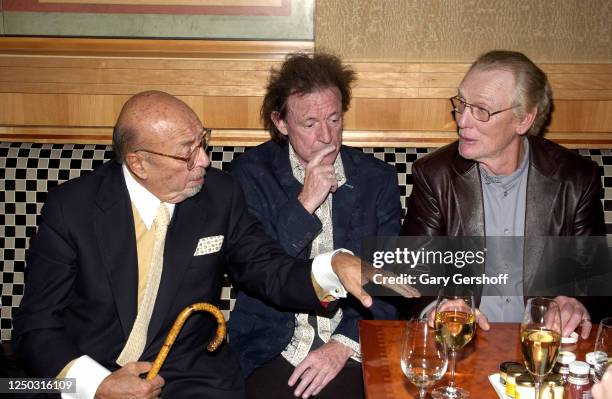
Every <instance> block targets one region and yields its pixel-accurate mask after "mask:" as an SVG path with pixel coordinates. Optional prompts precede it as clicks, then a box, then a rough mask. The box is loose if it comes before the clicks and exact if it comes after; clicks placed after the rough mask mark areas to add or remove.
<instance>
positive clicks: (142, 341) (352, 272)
mask: <svg viewBox="0 0 612 399" xmlns="http://www.w3.org/2000/svg"><path fill="white" fill-rule="evenodd" d="M209 139H210V130H209V129H206V128H203V127H202V124H201V122H200V121H199V119H198V117H197V116H196V114H195V112H193V110H191V108H189V107H188V106H187V105H186V104H185V103H184V102H182V101H181V100H179V99H177V98H175V97H173V96H171V95H169V94H166V93H163V92H155V91H151V92H144V93H140V94H137V95H135V96H134V97H132V98H131V99H130V100H128V101H127V103H126V104H125V105H124V107H123V109H122V110H121V113H120V115H119V119H118V121H117V124H116V126H115V129H114V132H113V149H114V151H115V153H116V160H113V161H110V162H107V163H105V164H104V165H102V166H101V167H99V168H97V169H96V170H95V171H94V172H93V173H91V174H88V175H86V176H83V177H80V178H78V179H75V180H72V181H70V182H67V183H65V184H62V185H60V186H59V187H58V188H56V189H54V190H52V191H51V192H50V193H49V196H48V198H47V201H46V203H45V206H44V207H43V210H42V214H41V222H40V226H39V229H38V233H37V235H36V236H35V237H34V238H33V239H32V241H31V243H30V248H29V252H28V258H27V268H26V281H25V293H24V296H23V300H22V302H21V306H20V309H19V311H18V312H17V314H16V315H15V318H14V336H13V337H14V344H15V352H16V354H17V355H18V356H19V358H20V360H21V362H22V364H23V366H24V368H25V369H26V370H27V372H28V373H29V374H30V375H31V376H35V377H68V378H76V386H77V394H74V395H73V394H63V397H65V398H93V397H94V396H95V397H96V398H98V399H104V398H126V397H130V398H131V397H134V398H155V397H158V396H160V393H161V395H163V396H164V397H166V398H173V399H174V398H197V397H205V398H243V397H244V387H243V377H242V373H241V372H240V367H239V363H238V359H237V357H236V356H235V355H234V353H233V352H232V351H231V350H230V349H229V348H228V347H227V345H224V346H222V347H221V348H220V349H219V350H218V351H217V352H215V353H213V354H210V353H208V352H207V351H206V349H205V346H206V343H207V341H208V340H209V339H210V337H211V335H212V334H213V332H214V329H215V324H214V319H212V318H210V317H207V316H204V315H201V314H197V315H194V316H192V317H191V318H190V319H189V320H188V321H187V323H186V324H185V326H184V328H183V330H182V331H181V333H180V334H179V335H178V338H177V340H176V342H175V344H174V346H173V348H172V350H171V351H170V354H169V356H168V358H167V359H166V361H165V363H164V365H163V367H162V369H161V371H160V375H158V376H157V377H155V378H154V379H153V380H151V381H145V380H143V379H141V378H139V375H140V374H142V373H145V372H147V371H148V370H149V369H150V367H151V363H150V362H151V361H152V360H153V359H154V358H155V356H156V354H157V353H158V352H159V350H160V349H161V347H162V344H163V342H164V339H165V337H166V335H167V333H168V332H169V330H170V327H171V325H172V323H173V322H174V320H175V318H176V317H177V315H178V314H179V313H180V312H181V311H182V310H183V309H184V308H185V307H186V306H188V305H191V304H193V303H196V302H210V303H212V304H216V303H218V302H219V295H220V291H221V286H222V284H223V281H224V277H223V274H224V273H225V272H227V273H229V274H230V275H231V276H232V277H233V279H234V280H235V281H237V282H238V283H240V284H241V285H243V286H244V287H246V288H248V289H249V290H250V291H251V292H253V293H255V294H256V295H258V296H260V297H265V298H266V299H267V300H268V301H270V302H272V303H275V304H279V305H280V304H289V305H292V306H296V307H300V308H305V309H319V308H321V307H322V306H323V305H322V302H321V301H323V303H327V302H330V301H333V300H335V299H336V298H338V297H341V296H343V295H346V293H345V291H344V289H345V288H346V290H348V291H349V292H351V293H353V294H354V295H355V296H356V297H357V298H359V299H360V300H362V302H363V303H364V304H365V305H366V306H369V305H370V304H371V298H370V297H369V296H367V294H365V293H363V292H362V290H361V280H362V273H361V265H360V261H359V259H358V258H355V257H353V256H351V255H348V254H346V253H338V254H334V253H326V254H322V255H321V256H319V257H317V258H316V259H314V260H313V261H312V262H309V261H302V260H296V259H294V258H291V257H289V256H288V255H286V254H285V252H284V251H283V250H282V248H281V247H280V246H279V245H278V244H277V243H276V242H275V241H274V240H272V239H271V238H270V237H269V236H267V235H266V234H265V232H264V230H263V228H262V227H261V225H260V223H259V222H258V221H257V220H256V219H255V218H254V217H253V216H251V215H250V213H249V211H248V209H247V206H246V204H245V200H244V196H243V194H242V191H241V189H240V187H239V185H238V183H237V182H236V181H235V179H233V178H232V177H230V176H229V175H228V174H225V173H223V172H221V171H219V170H216V169H214V168H210V167H209V166H210V159H209V157H208V155H207V153H206V149H207V147H208V142H209ZM205 179H206V184H205V183H204V181H205Z"/></svg>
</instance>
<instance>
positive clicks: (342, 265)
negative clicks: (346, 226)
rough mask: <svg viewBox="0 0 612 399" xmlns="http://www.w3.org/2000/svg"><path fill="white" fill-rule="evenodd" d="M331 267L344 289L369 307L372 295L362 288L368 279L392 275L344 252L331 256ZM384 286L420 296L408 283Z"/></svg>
mask: <svg viewBox="0 0 612 399" xmlns="http://www.w3.org/2000/svg"><path fill="white" fill-rule="evenodd" d="M332 269H333V271H334V273H336V276H338V278H339V279H340V282H341V283H342V286H344V289H345V290H347V291H348V292H350V293H351V294H353V296H354V297H355V298H357V299H358V300H359V302H361V304H362V305H363V306H365V307H366V308H369V307H370V306H372V297H371V296H370V295H368V293H367V292H365V290H364V289H363V286H364V285H366V284H367V283H368V282H369V281H372V279H373V278H374V275H375V274H382V275H385V276H392V275H394V274H393V273H392V272H390V271H387V270H384V269H376V268H375V267H373V266H371V265H369V264H367V263H366V262H363V267H362V264H361V259H359V258H358V257H356V256H354V255H349V254H347V253H345V252H338V253H337V254H335V255H334V257H333V258H332ZM385 287H387V288H390V289H392V290H393V291H395V292H396V293H398V294H400V295H402V296H404V297H406V298H415V297H419V296H421V294H419V291H418V290H416V289H415V288H413V287H411V286H409V285H402V284H389V285H387V284H385Z"/></svg>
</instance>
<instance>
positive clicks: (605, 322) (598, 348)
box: [593, 317, 612, 382]
mask: <svg viewBox="0 0 612 399" xmlns="http://www.w3.org/2000/svg"><path fill="white" fill-rule="evenodd" d="M610 364H612V317H606V318H603V319H601V323H599V329H598V330H597V338H596V339H595V367H594V371H595V373H594V378H593V379H594V380H595V381H597V382H599V381H601V378H602V377H603V375H604V373H605V372H606V368H607V367H608V365H610Z"/></svg>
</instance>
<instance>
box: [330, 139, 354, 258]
mask: <svg viewBox="0 0 612 399" xmlns="http://www.w3.org/2000/svg"><path fill="white" fill-rule="evenodd" d="M340 156H341V157H342V164H343V166H344V175H345V176H346V182H345V183H344V184H343V185H342V187H340V188H338V190H337V191H336V192H335V193H334V195H333V201H332V224H333V226H334V228H333V231H334V243H333V244H334V248H337V247H340V246H344V245H346V244H345V243H347V242H348V238H349V237H348V235H349V234H350V233H351V232H352V231H353V226H354V222H355V220H354V219H355V217H357V216H358V215H360V214H361V212H360V210H359V209H358V207H359V205H360V204H359V203H358V202H357V198H359V197H360V193H359V186H360V185H359V182H360V181H359V170H358V168H357V167H356V165H355V164H354V163H353V160H352V159H350V157H348V156H346V155H345V152H344V151H342V149H341V150H340ZM347 220H348V221H350V223H349V224H348V225H347ZM342 226H347V228H343V227H342Z"/></svg>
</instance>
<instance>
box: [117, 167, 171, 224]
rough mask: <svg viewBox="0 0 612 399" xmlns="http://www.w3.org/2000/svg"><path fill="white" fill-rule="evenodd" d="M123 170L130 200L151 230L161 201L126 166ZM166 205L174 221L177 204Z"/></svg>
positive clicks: (165, 203)
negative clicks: (173, 216)
mask: <svg viewBox="0 0 612 399" xmlns="http://www.w3.org/2000/svg"><path fill="white" fill-rule="evenodd" d="M122 168H123V176H124V177H125V185H126V186H127V190H128V193H129V194H130V200H131V201H132V203H133V204H134V206H135V207H136V210H137V211H138V214H139V215H140V218H141V219H142V222H143V223H144V224H145V226H146V227H147V230H150V229H151V226H152V225H153V221H154V220H155V215H157V209H158V208H159V204H160V202H161V201H160V200H159V198H157V197H156V196H155V195H153V194H152V193H151V192H150V191H149V190H147V189H146V188H144V187H143V186H142V185H141V184H140V183H138V182H137V181H136V179H134V176H132V174H131V173H130V171H129V170H128V168H127V166H125V164H123V165H122ZM164 205H166V208H168V214H169V215H170V219H172V214H173V213H174V205H175V204H169V203H167V202H164Z"/></svg>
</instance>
